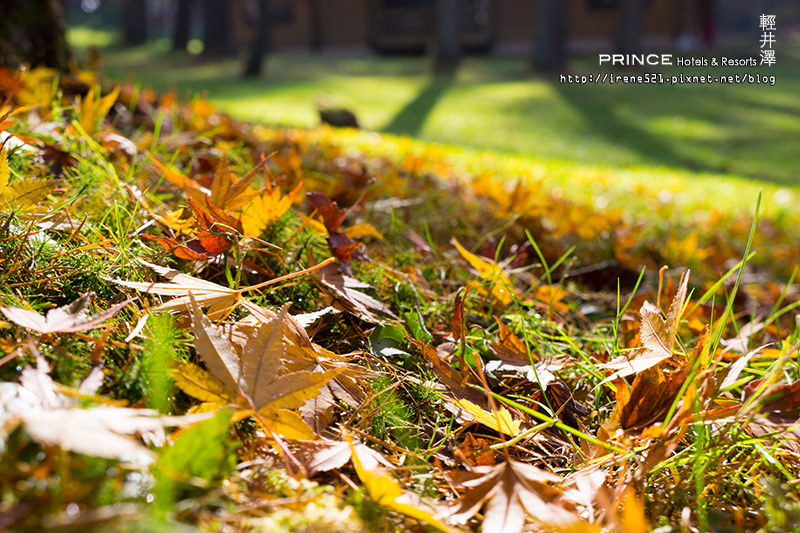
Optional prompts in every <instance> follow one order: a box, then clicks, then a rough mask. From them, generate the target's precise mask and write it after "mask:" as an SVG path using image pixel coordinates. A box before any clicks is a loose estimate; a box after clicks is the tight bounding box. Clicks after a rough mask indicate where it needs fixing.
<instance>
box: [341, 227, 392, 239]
mask: <svg viewBox="0 0 800 533" xmlns="http://www.w3.org/2000/svg"><path fill="white" fill-rule="evenodd" d="M344 234H345V235H347V236H348V237H350V238H351V239H360V238H362V237H375V238H376V239H380V240H383V234H382V233H381V232H380V231H378V230H376V229H375V227H374V226H373V225H372V224H353V225H352V226H350V227H349V228H347V229H346V230H344Z"/></svg>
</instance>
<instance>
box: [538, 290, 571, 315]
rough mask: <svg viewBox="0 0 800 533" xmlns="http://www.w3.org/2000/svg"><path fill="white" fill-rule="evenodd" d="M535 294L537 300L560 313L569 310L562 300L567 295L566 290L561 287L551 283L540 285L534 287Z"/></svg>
mask: <svg viewBox="0 0 800 533" xmlns="http://www.w3.org/2000/svg"><path fill="white" fill-rule="evenodd" d="M535 295H536V299H537V300H539V301H540V302H542V303H544V304H547V305H548V306H550V307H552V308H553V309H555V310H556V311H560V312H562V313H563V312H566V311H569V306H567V305H566V304H565V303H563V301H562V300H564V298H566V297H567V291H565V290H563V289H559V288H558V287H555V286H553V285H540V286H539V287H536V291H535Z"/></svg>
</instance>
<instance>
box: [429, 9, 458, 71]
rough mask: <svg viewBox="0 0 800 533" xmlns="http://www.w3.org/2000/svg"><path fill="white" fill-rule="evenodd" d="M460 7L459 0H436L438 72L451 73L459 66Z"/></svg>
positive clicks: (435, 51) (434, 56)
mask: <svg viewBox="0 0 800 533" xmlns="http://www.w3.org/2000/svg"><path fill="white" fill-rule="evenodd" d="M459 7H460V6H459V1H458V0H435V9H436V12H435V16H434V21H435V22H434V25H435V27H434V44H433V67H434V70H435V72H437V73H449V72H452V71H453V70H455V68H456V67H458V62H459V60H460V58H461V41H460V39H459V35H458V30H459V28H458V21H459V11H460V10H459Z"/></svg>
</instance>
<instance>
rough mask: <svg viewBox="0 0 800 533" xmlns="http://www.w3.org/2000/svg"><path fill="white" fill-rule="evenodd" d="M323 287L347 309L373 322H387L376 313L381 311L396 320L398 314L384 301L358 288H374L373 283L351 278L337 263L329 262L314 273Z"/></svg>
mask: <svg viewBox="0 0 800 533" xmlns="http://www.w3.org/2000/svg"><path fill="white" fill-rule="evenodd" d="M314 278H316V279H317V280H318V281H319V283H320V285H321V286H322V289H323V290H324V291H326V292H328V293H329V294H330V295H331V296H333V297H334V298H335V299H336V301H337V302H338V303H339V304H341V305H342V306H343V307H344V308H345V310H346V311H348V312H349V313H352V314H354V315H356V316H357V317H359V318H361V319H362V320H365V321H367V322H371V323H373V324H383V323H384V322H386V320H385V319H384V318H381V317H380V316H378V315H377V314H376V313H381V314H383V315H386V316H388V317H390V318H392V319H394V320H397V316H396V315H395V314H394V313H392V311H391V309H389V308H388V307H387V306H386V305H385V304H384V303H382V302H379V301H378V300H376V299H375V298H373V297H372V296H370V295H368V294H365V293H363V292H361V291H359V290H357V289H372V288H373V287H372V285H370V284H368V283H364V282H362V281H359V280H357V279H355V278H351V277H350V276H347V275H345V274H342V273H341V272H339V270H338V267H337V265H335V264H329V265H327V266H325V267H323V268H320V269H318V270H317V271H316V273H315V274H314Z"/></svg>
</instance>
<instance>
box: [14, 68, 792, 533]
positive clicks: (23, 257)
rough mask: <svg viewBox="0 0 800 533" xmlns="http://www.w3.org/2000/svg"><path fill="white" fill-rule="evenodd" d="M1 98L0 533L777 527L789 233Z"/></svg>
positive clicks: (272, 133) (24, 88)
mask: <svg viewBox="0 0 800 533" xmlns="http://www.w3.org/2000/svg"><path fill="white" fill-rule="evenodd" d="M0 97H2V99H3V100H4V104H3V106H2V108H1V109H0V136H1V137H0V142H2V150H0V213H2V215H1V216H0V286H2V290H1V291H0V299H1V300H2V307H0V313H2V321H1V322H0V349H1V350H2V356H0V482H1V484H2V490H3V493H2V500H0V530H13V531H43V530H51V529H53V530H81V531H91V530H92V529H93V528H96V530H102V531H108V530H113V528H115V527H119V528H124V527H125V525H126V524H127V525H130V524H138V525H139V527H142V528H145V529H146V530H153V531H157V530H164V531H172V530H175V529H176V528H178V527H179V526H178V523H180V524H181V527H185V528H186V530H187V531H188V530H192V529H193V528H198V529H201V530H212V531H223V530H224V531H250V530H260V529H261V530H270V531H273V530H275V531H280V530H286V531H293V530H304V531H337V530H338V531H358V530H362V531H392V530H406V529H411V530H414V529H420V528H424V527H432V528H436V529H440V530H444V531H468V530H477V529H480V530H482V531H496V532H500V531H502V532H517V531H565V532H566V531H581V532H583V531H590V532H591V531H609V530H614V531H622V532H629V533H634V532H643V531H649V530H651V529H652V528H656V527H658V528H659V531H663V532H667V531H694V530H704V531H705V530H713V531H755V530H763V531H791V530H793V529H794V528H795V527H796V525H797V524H798V523H800V498H798V494H797V491H796V490H795V488H794V487H795V481H796V479H797V477H798V471H800V460H798V457H799V456H798V454H799V453H800V448H798V445H797V437H798V436H800V435H798V433H797V430H796V428H797V424H796V422H797V419H798V416H800V392H799V391H800V386H799V384H800V381H797V378H798V370H797V369H798V366H797V356H798V344H797V343H798V339H799V338H800V329H798V325H797V321H796V319H795V317H796V313H797V311H796V309H797V307H798V298H797V295H798V291H797V286H796V285H795V284H794V274H795V271H793V270H791V269H792V268H794V266H793V265H792V263H791V260H792V258H797V257H800V240H799V239H798V230H797V228H798V227H800V226H798V225H797V224H792V223H791V220H786V219H783V220H777V219H774V218H773V219H762V220H760V221H758V223H756V222H755V221H754V220H753V219H751V220H750V221H747V220H744V219H741V218H735V217H732V216H729V215H725V214H722V213H710V214H709V213H706V214H704V215H702V216H704V217H707V218H708V220H707V224H706V225H705V226H704V227H703V228H701V229H698V228H696V222H697V221H698V218H697V217H692V216H689V215H687V214H682V216H666V215H667V211H666V210H665V211H664V212H660V213H650V214H649V215H645V214H642V213H627V212H620V211H610V210H603V209H597V208H593V207H591V206H587V205H583V204H580V203H576V202H573V201H569V200H567V199H565V198H564V197H562V196H561V195H560V194H558V193H557V192H555V191H548V190H547V188H546V186H545V184H544V183H542V182H531V181H522V180H514V179H511V178H508V177H506V176H492V175H490V174H489V173H488V170H487V173H485V174H483V175H481V176H465V175H458V173H457V172H456V171H455V170H454V167H451V166H449V165H448V163H447V162H446V161H442V160H432V159H430V158H427V157H425V156H424V155H419V154H416V155H411V154H409V155H407V156H405V157H400V158H389V157H386V156H376V155H374V154H371V153H367V152H364V151H354V150H352V149H350V148H345V147H344V146H343V145H341V144H339V143H338V142H337V133H336V131H334V130H330V129H321V130H314V131H305V130H287V129H278V128H269V127H266V126H263V125H253V124H247V123H242V122H238V121H235V120H233V119H231V118H230V117H229V116H226V115H224V114H222V113H220V112H218V111H217V110H215V109H214V108H213V107H211V106H210V105H209V104H208V103H207V102H206V101H204V100H203V99H202V98H196V99H194V100H193V101H191V102H180V101H178V100H177V99H176V98H175V97H174V96H173V95H170V94H167V95H161V96H159V95H156V94H153V93H152V92H149V91H147V90H145V89H141V88H138V87H132V86H114V87H102V86H101V85H100V84H99V82H98V80H97V79H96V77H95V76H94V75H93V74H91V73H77V74H75V75H72V76H62V77H57V76H56V74H55V73H54V72H51V71H48V70H45V69H34V70H24V71H21V72H13V71H10V70H4V71H0ZM753 200H754V203H756V204H757V203H758V202H757V199H755V198H754V199H753ZM665 209H666V208H665ZM757 210H758V208H756V213H757ZM673 214H674V213H673ZM711 219H713V220H711ZM753 252H757V253H756V255H755V256H753ZM759 254H760V255H759ZM662 264H671V265H674V267H675V268H673V269H667V268H666V267H664V268H659V267H660V266H661V265H662ZM686 267H691V268H692V274H691V277H690V274H689V271H688V269H687V268H686ZM120 530H122V529H120Z"/></svg>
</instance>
